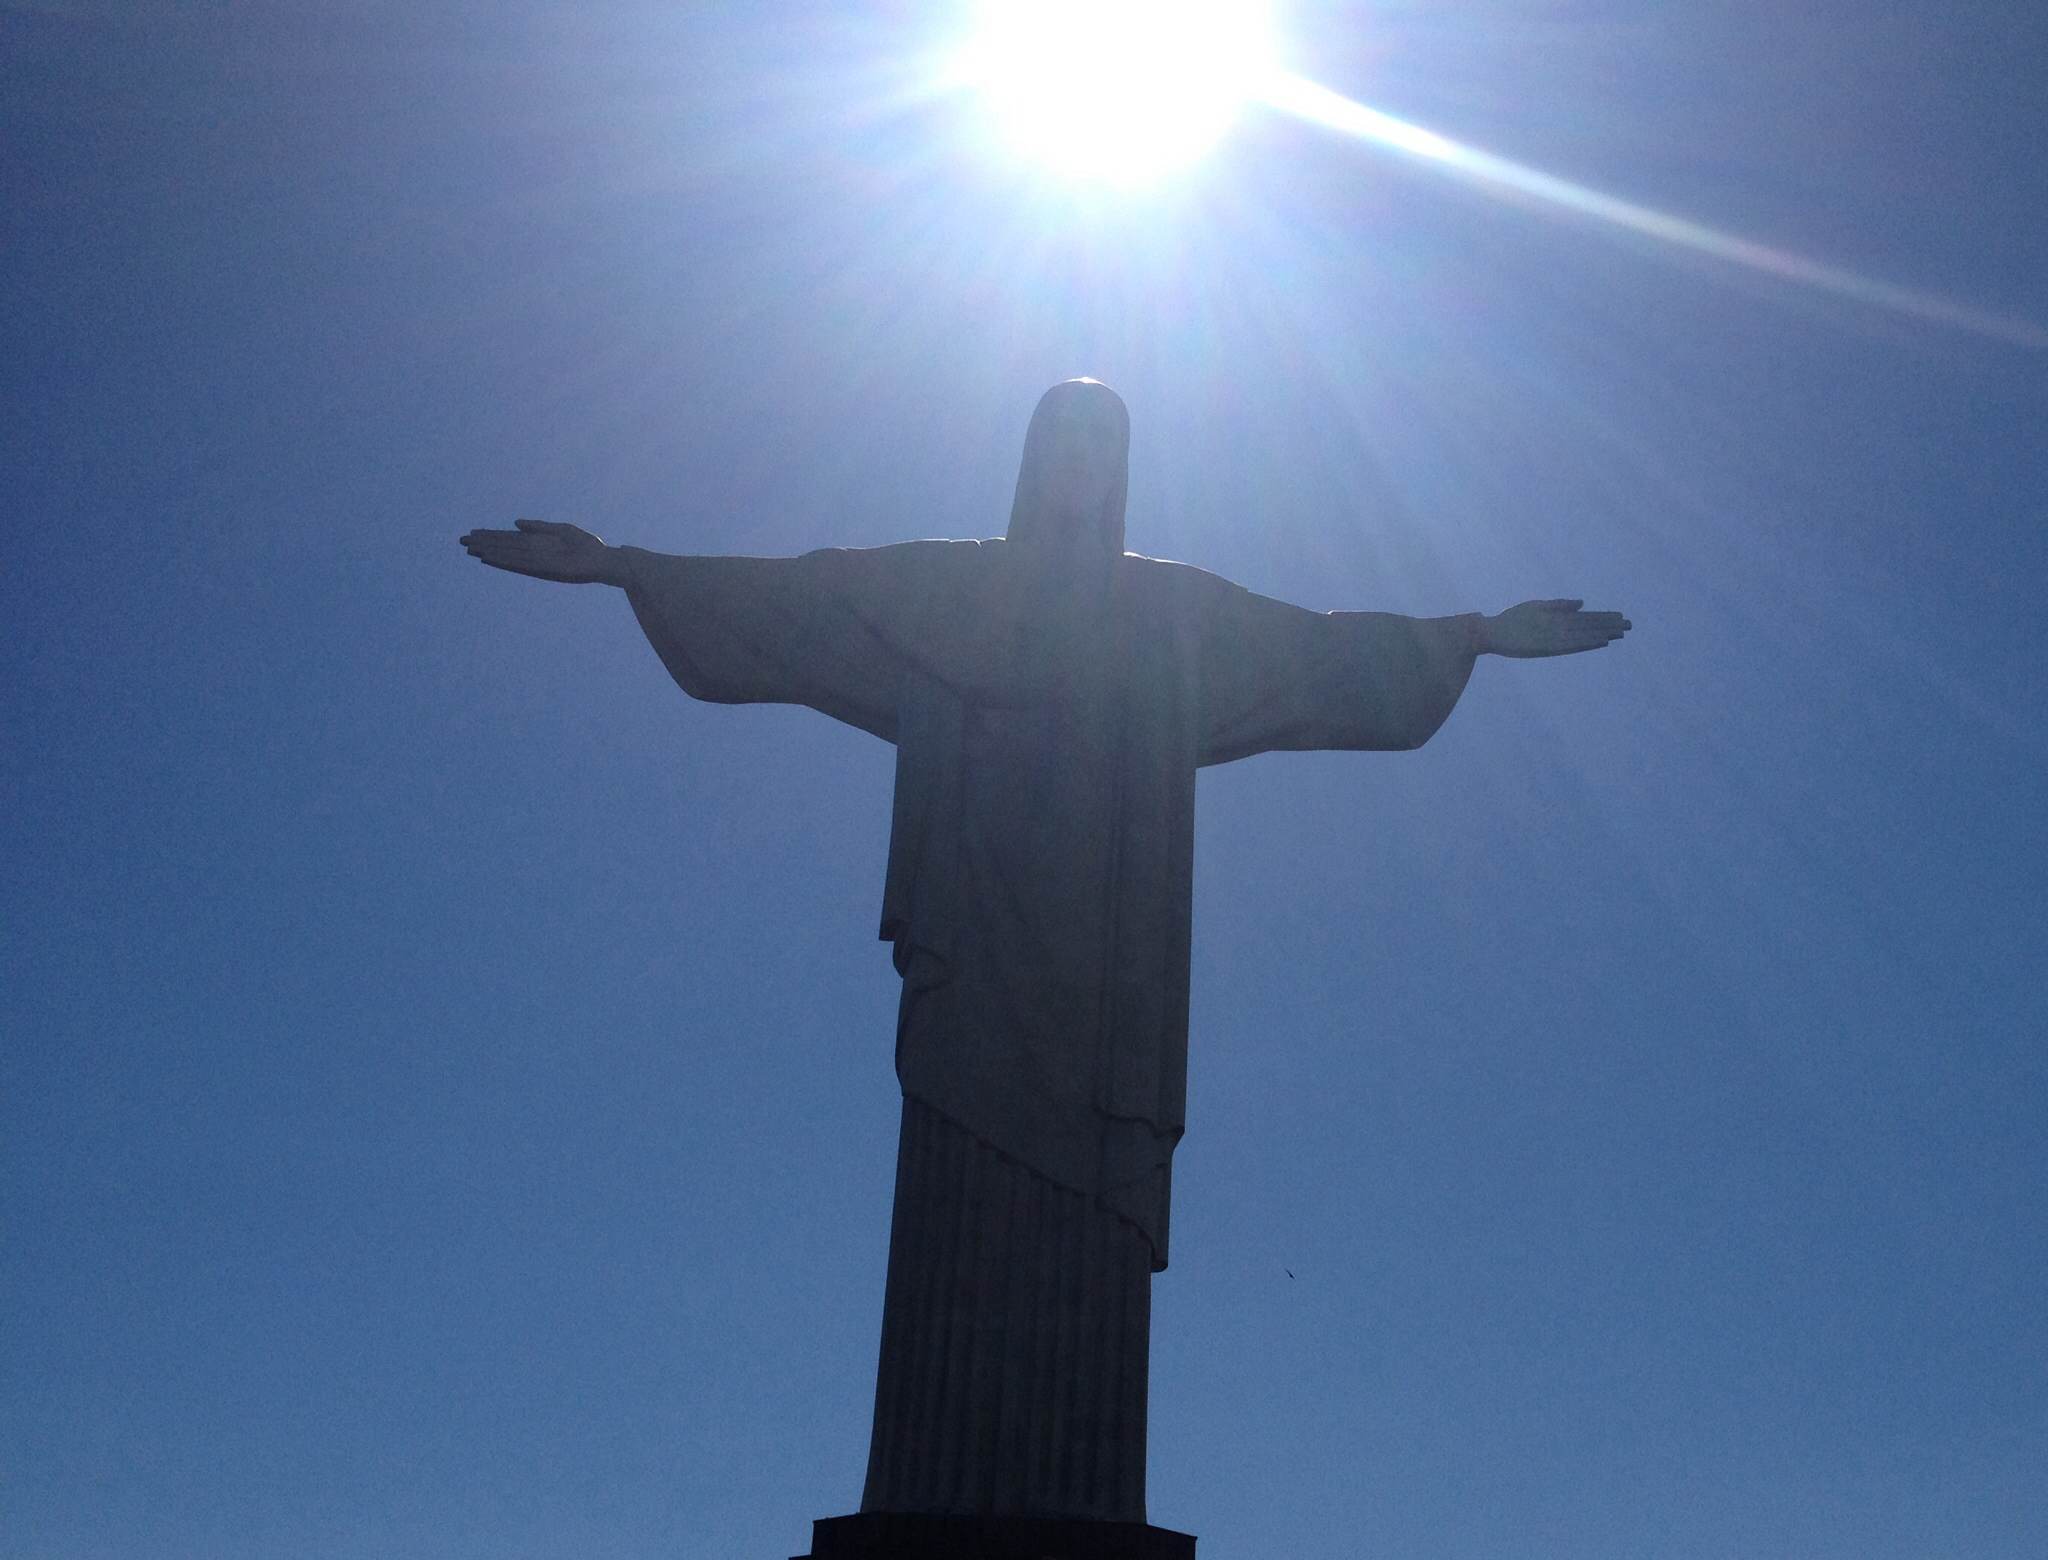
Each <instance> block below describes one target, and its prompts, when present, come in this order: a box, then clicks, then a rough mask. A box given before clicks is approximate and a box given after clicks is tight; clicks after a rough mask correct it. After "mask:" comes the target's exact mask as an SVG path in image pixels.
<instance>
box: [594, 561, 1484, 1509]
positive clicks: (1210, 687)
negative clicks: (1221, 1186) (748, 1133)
mask: <svg viewBox="0 0 2048 1560" xmlns="http://www.w3.org/2000/svg"><path fill="white" fill-rule="evenodd" d="M627 553H628V556H629V558H630V559H631V563H632V581H631V583H630V585H629V586H628V594H629V596H630V598H631V600H632V604H633V609H634V612H635V613H636V615H637V616H638V618H639V621H640V624H641V627H642V628H643V629H644V630H645V631H646V634H647V637H648V639H649V640H650V641H651V642H652V643H653V645H654V648H655V649H656V651H657V652H658V653H659V654H660V656H661V658H662V661H663V663H664V665H666V666H667V668H668V670H669V672H670V673H671V675H673V676H674V678H675V680H676V681H677V682H678V683H679V684H680V685H681V686H682V688H683V689H684V691H685V692H687V693H689V694H691V695H693V696H695V697H697V698H700V699H708V700H713V701H716V702H720V703H735V704H737V703H754V702H780V703H794V704H803V705H808V706H809V707H811V708H812V709H816V710H819V711H821V712H823V713H824V714H827V715H830V716H833V717H834V718H836V719H839V720H843V721H846V722H848V723H849V724H851V725H854V726H858V727H859V728H861V729H862V730H863V731H867V732H871V733H873V734H874V735H875V736H878V737H880V738H882V739H883V740H885V741H888V742H893V743H894V744H895V745H896V749H897V760H896V796H895V818H894V825H893V831H892V834H891V838H890V845H889V865H888V879H887V883H886V886H885V889H884V893H883V906H882V923H881V932H882V936H883V937H884V938H886V939H888V940H889V941H890V942H891V943H892V944H893V945H894V948H895V962H896V968H897V970H898V971H899V972H900V973H901V975H902V976H903V1000H902V1007H901V1012H900V1016H899V1020H898V1026H897V1038H896V1070H897V1075H898V1077H899V1079H900V1081H901V1083H902V1087H903V1094H904V1118H903V1137H902V1144H901V1149H900V1153H899V1159H898V1170H897V1189H896V1209H895V1219H894V1226H893V1231H892V1235H891V1240H890V1255H889V1278H888V1288H887V1294H886V1297H885V1301H884V1319H883V1337H882V1360H881V1369H880V1373H879V1380H878V1385H877V1391H876V1412H875V1431H874V1439H873V1442H872V1445H871V1450H870V1463H869V1473H868V1485H867V1491H866V1495H865V1498H864V1500H863V1502H862V1509H863V1510H870V1511H875V1510H884V1511H924V1512H961V1513H982V1514H992V1513H1011V1514H1030V1515H1040V1516H1069V1517H1094V1518H1101V1519H1107V1520H1118V1521H1143V1520H1144V1461H1145V1455H1144V1448H1145V1397H1146V1360H1147V1354H1148V1344H1149V1328H1150V1278H1151V1274H1152V1273H1153V1272H1155V1271H1157V1270H1159V1269H1163V1268H1164V1267H1165V1266H1166V1258H1167V1215H1168V1202H1169V1175H1170V1169H1171V1163H1172V1155H1173V1149H1174V1145H1175V1143H1176V1142H1177V1141H1178V1140H1179V1138H1180V1136H1181V1131H1182V1124H1183V1119H1184V1116H1183V1104H1184V1100H1185V1094H1186V1078H1187V1003H1188V960H1189V946H1190V926H1189V917H1190V908H1191V902H1192V897H1193V844H1194V798H1195V771H1196V769H1197V768H1198V767H1199V766H1201V765H1204V764H1215V763H1224V762H1227V761H1229V760H1231V759H1235V758H1243V757H1245V756H1247V755H1249V754H1253V753H1259V752H1265V751H1268V750H1271V749H1279V748H1289V749H1310V748H1323V749H1327V748H1349V749H1400V748H1413V747H1416V746H1419V745H1420V744H1421V743H1422V742H1424V741H1426V740H1427V739H1428V738H1429V736H1430V735H1431V733H1433V732H1434V731H1435V730H1436V728H1437V727H1438V726H1439V725H1440V724H1441V723H1442V722H1443V720H1444V718H1445V717H1446V716H1447V715H1448V714H1449V713H1450V709H1451V706H1452V705H1453V704H1454V703H1456V701H1457V699H1458V696H1459V694H1460V693H1461V692H1462V691H1463V689H1464V686H1465V682H1466V679H1467V678H1468V677H1469V676H1470V673H1471V668H1472V661H1473V643H1474V634H1473V629H1474V626H1475V620H1474V619H1472V618H1471V617H1453V618H1434V619H1418V618H1409V617H1401V616H1396V615H1393V614H1389V613H1377V612H1335V613H1316V612H1309V611H1306V610H1304V609H1302V608H1300V607H1294V606H1289V605H1287V604H1286V603H1283V602H1279V601H1274V600H1271V599H1269V598H1267V597H1263V596H1258V595H1255V594H1253V593H1252V592H1250V591H1247V590H1244V589H1242V588H1241V587H1239V586H1236V585H1233V584H1231V583H1230V582H1228V581H1226V580H1223V579H1220V578H1218V577H1217V576H1215V575H1213V574H1208V573H1205V572H1204V571H1202V570H1200V569H1195V568H1190V567H1188V566H1186V565H1184V564H1174V563H1163V562H1160V561H1157V560H1155V559H1150V558H1142V557H1137V556H1135V555H1131V554H1124V555H1122V556H1121V557H1114V558H1110V557H1105V558H1103V559H1101V560H1100V565H1099V566H1098V567H1095V568H1093V569H1089V570H1084V571H1082V572H1081V573H1079V574H1066V575H1061V574H1058V573H1056V572H1054V571H1053V570H1051V569H1048V568H1047V567H1046V565H1045V561H1044V560H1045V554H1044V553H1043V552H1042V551H1041V550H1040V549H1038V548H1035V547H1031V546H1027V545H1023V544H1018V543H1005V542H1000V541H992V542H972V541H968V542H907V543H903V544H900V545H897V546H891V547H877V548H872V549H859V550H844V549H827V550H824V551H820V552H814V553H809V554H806V555H804V556H802V557H798V558H778V559H767V558H675V557H667V556H664V555H661V554H656V553H648V552H642V551H639V550H637V549H627Z"/></svg>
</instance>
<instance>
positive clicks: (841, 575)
mask: <svg viewBox="0 0 2048 1560" xmlns="http://www.w3.org/2000/svg"><path fill="white" fill-rule="evenodd" d="M990 545H1000V544H989V543H985V542H978V541H951V540H943V539H928V540H921V541H914V542H888V543H885V544H884V545H882V546H880V547H820V548H817V549H815V550H813V551H811V552H807V553H805V554H803V555H802V557H801V558H800V560H799V561H800V562H801V563H803V564H804V565H805V566H806V567H807V568H808V569H810V570H812V571H814V572H815V573H816V574H817V575H820V576H823V577H824V578H825V579H826V580H828V581H829V582H832V583H842V584H846V585H866V586H874V587H882V588H890V587H893V588H896V589H899V590H938V589H943V588H944V587H945V586H946V584H947V583H948V582H949V581H954V580H965V579H968V578H970V577H971V576H972V575H973V574H975V573H976V572H978V571H979V570H980V569H982V568H985V567H986V561H985V558H986V555H985V553H984V552H983V549H984V548H985V547H988V546H990Z"/></svg>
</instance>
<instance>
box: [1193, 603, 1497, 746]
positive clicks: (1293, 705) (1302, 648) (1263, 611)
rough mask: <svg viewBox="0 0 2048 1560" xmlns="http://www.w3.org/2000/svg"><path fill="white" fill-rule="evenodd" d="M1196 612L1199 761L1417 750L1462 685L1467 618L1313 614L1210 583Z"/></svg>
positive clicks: (1471, 618) (1470, 651)
mask: <svg viewBox="0 0 2048 1560" xmlns="http://www.w3.org/2000/svg"><path fill="white" fill-rule="evenodd" d="M1217 585H1218V586H1219V587H1221V588H1220V589H1215V590H1212V591H1210V592H1208V593H1207V595H1208V600H1207V601H1206V602H1205V603H1204V607H1205V610H1204V611H1203V612H1202V614H1201V634H1200V647H1199V651H1198V655H1199V663H1200V694H1199V700H1200V708H1201V711H1202V720H1201V733H1200V740H1199V762H1201V763H1204V764H1226V763H1229V762H1230V761H1231V760H1232V759H1238V758H1247V757H1249V756H1251V755H1252V754H1254V753H1265V752H1270V751H1273V750H1275V749H1294V750H1300V749H1312V748H1349V749H1379V750H1388V749H1402V748H1417V747H1420V746H1422V744H1423V743H1425V742H1427V741H1428V740H1429V739H1430V737H1431V736H1433V735H1434V734H1435V733H1436V729H1437V727H1439V726H1441V725H1442V724H1443V723H1444V719H1445V717H1446V716H1448V715H1449V714H1450V713H1451V706H1452V705H1454V704H1456V703H1457V702H1458V697H1459V695H1460V694H1462V693H1463V692H1464V691H1465V683H1466V680H1467V679H1468V678H1470V677H1471V675H1472V662H1473V660H1474V656H1475V646H1476V643H1477V638H1478V623H1479V620H1478V618H1477V617H1476V615H1474V614H1471V613H1467V614H1463V615H1461V616H1458V617H1442V618H1412V617H1402V616H1400V615H1399V614H1397V613H1392V612H1310V611H1308V610H1307V609H1306V608H1303V607H1296V606H1290V605H1289V604H1288V603H1286V602H1284V601H1275V600H1273V599H1272V598H1271V597H1268V596H1260V595H1256V594H1254V593H1253V592H1251V591H1248V590H1244V589H1242V588H1241V587H1239V586H1236V585H1231V584H1228V583H1227V582H1225V581H1218V582H1217Z"/></svg>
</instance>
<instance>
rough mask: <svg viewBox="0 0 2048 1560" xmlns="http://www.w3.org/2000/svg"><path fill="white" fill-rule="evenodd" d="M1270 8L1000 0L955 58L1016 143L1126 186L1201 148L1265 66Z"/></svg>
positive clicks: (1165, 1) (1222, 3)
mask: <svg viewBox="0 0 2048 1560" xmlns="http://www.w3.org/2000/svg"><path fill="white" fill-rule="evenodd" d="M1266 9H1267V8H1266V6H1264V5H1262V4H1258V3H1246V0H1238V3H1236V4H1231V3H1228V0H1035V3H1034V0H1007V3H991V4H986V5H983V6H982V7H981V25H980V28H979V31H978V32H977V34H976V36H975V38H974V40H973V42H972V43H970V44H969V45H968V47H967V48H966V50H965V51H964V52H963V53H962V55H961V56H960V58H959V60H958V61H957V65H958V69H959V73H960V80H961V82H962V83H963V84H964V85H967V86H970V87H973V88H975V89H977V90H979V91H980V92H981V93H983V94H984V95H985V97H986V98H987V100H988V103H989V105H990V107H991V108H992V109H993V110H994V111H995V114H996V117H997V118H998V120H999V121H1000V122H1001V124H1002V127H1003V130H1004V132H1005V134H1006V137H1007V139H1008V140H1009V141H1010V143H1011V145H1012V146H1013V147H1014V148H1015V149H1016V150H1017V151H1018V152H1020V153H1022V154H1023V155H1025V156H1027V157H1028V158H1030V159H1031V160H1033V161H1035V162H1039V163H1042V164H1045V165H1046V166H1048V167H1050V168H1052V169H1054V170H1055V171H1057V172H1059V173H1062V174H1065V175H1068V176H1069V177H1073V178H1080V179H1094V180H1101V181H1105V182H1109V183H1116V184H1133V183H1137V182H1140V181H1142V180H1145V179H1148V178H1152V177H1154V176H1156V175H1158V174H1162V173H1167V172H1170V171H1172V170H1173V169H1175V168H1180V167H1185V166H1186V165H1187V164H1189V163H1191V162H1193V161H1194V160H1195V159H1196V158H1198V157H1200V156H1201V155H1202V154H1203V153H1204V152H1206V151H1207V150H1208V149H1209V148H1210V147H1211V146H1212V145H1214V144H1215V142H1216V140H1217V139H1218V138H1219V137H1220V136H1221V135H1222V134H1223V132H1224V131H1225V130H1226V129H1228V128H1229V127H1230V122H1231V121H1232V120H1233V119H1234V118H1235V117H1236V116H1237V112H1238V110H1239V109H1240V108H1241V107H1242V106H1243V104H1244V102H1245V100H1246V98H1248V97H1249V96H1251V95H1252V93H1253V92H1254V91H1256V90H1257V89H1258V87H1259V86H1260V85H1261V83H1262V80H1263V78H1264V77H1265V76H1266V75H1267V74H1268V73H1269V72H1270V71H1271V69H1272V43H1271V39H1270V36H1269V33H1268V28H1267V21H1266Z"/></svg>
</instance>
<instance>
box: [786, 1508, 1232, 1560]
mask: <svg viewBox="0 0 2048 1560" xmlns="http://www.w3.org/2000/svg"><path fill="white" fill-rule="evenodd" d="M792 1560H1195V1540H1194V1535H1192V1534H1190V1533H1175V1532H1173V1531H1171V1530H1170V1529H1167V1528H1158V1527H1152V1526H1151V1525H1149V1524H1148V1523H1144V1522H1086V1521H1079V1520H1073V1519H1068V1518H1063V1517H928V1516H918V1515H914V1514H911V1513H908V1512H893V1511H863V1512H861V1513H860V1514H859V1515H857V1516H851V1517H820V1518H819V1519H818V1520H817V1521H815V1522H813V1523H812V1524H811V1552H810V1553H809V1554H808V1555H796V1556H793V1557H792Z"/></svg>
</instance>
